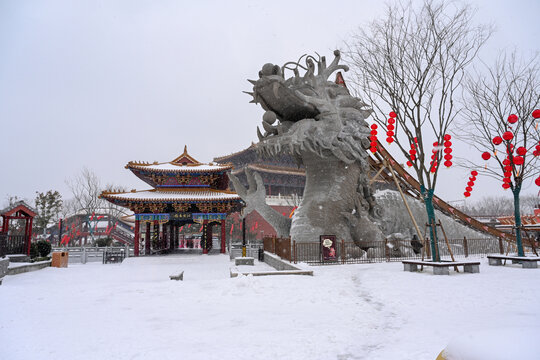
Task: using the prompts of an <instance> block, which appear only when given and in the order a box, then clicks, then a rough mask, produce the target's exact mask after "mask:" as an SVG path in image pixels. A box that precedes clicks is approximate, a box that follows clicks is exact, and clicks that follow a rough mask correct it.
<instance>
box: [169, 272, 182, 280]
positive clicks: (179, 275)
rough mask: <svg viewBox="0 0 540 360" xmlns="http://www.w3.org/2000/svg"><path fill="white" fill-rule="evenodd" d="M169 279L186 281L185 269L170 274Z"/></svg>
mask: <svg viewBox="0 0 540 360" xmlns="http://www.w3.org/2000/svg"><path fill="white" fill-rule="evenodd" d="M169 279H171V280H176V281H178V280H180V281H184V271H181V272H180V273H179V274H177V275H169Z"/></svg>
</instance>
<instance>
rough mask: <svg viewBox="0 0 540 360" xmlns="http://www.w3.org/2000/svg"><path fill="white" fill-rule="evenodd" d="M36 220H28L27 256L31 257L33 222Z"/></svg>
mask: <svg viewBox="0 0 540 360" xmlns="http://www.w3.org/2000/svg"><path fill="white" fill-rule="evenodd" d="M33 220H34V218H26V255H28V256H30V243H31V242H32V222H33Z"/></svg>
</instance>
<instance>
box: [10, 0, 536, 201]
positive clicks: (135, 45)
mask: <svg viewBox="0 0 540 360" xmlns="http://www.w3.org/2000/svg"><path fill="white" fill-rule="evenodd" d="M413 2H414V1H413ZM471 3H472V4H474V5H475V6H477V8H478V16H477V17H478V21H479V22H486V23H487V22H491V23H494V24H495V25H496V26H497V32H496V33H495V35H494V36H493V38H492V39H491V40H490V41H489V43H488V44H487V46H486V48H485V50H484V51H483V52H482V56H483V58H484V59H485V60H486V61H488V62H490V61H491V60H492V59H491V58H492V57H493V56H495V55H496V54H497V53H498V52H499V50H501V49H511V48H514V47H515V48H517V49H518V51H519V52H521V53H524V54H531V53H533V52H535V51H538V50H539V43H540V42H539V40H538V39H540V30H539V29H540V27H539V26H538V14H539V13H540V2H539V1H533V0H531V1H525V0H523V1H520V0H517V1H504V0H491V1H489V0H477V1H471ZM383 11H384V9H383V5H382V3H381V2H380V1H374V0H373V1H368V0H357V1H349V0H342V1H339V2H331V1H314V0H311V1H264V2H263V1H163V0H152V1H140V0H125V1H112V0H101V1H100V0H94V1H89V0H88V1H86V0H80V1H73V0H57V1H54V0H39V1H38V0H36V1H32V0H0V122H1V127H0V154H1V164H2V165H1V167H0V169H1V170H0V171H1V173H0V205H2V204H3V203H4V200H5V198H6V196H7V195H8V194H9V195H17V196H19V197H23V198H24V197H25V198H28V199H30V200H32V201H33V199H34V197H35V191H47V190H49V189H54V190H59V191H60V192H61V193H62V194H63V196H64V198H69V197H71V195H70V192H69V189H68V188H67V186H66V184H65V180H66V179H67V178H70V177H73V176H74V175H76V174H77V173H78V172H79V171H80V170H81V169H82V168H83V167H87V168H89V169H91V170H93V171H94V172H95V173H96V174H97V175H98V176H99V177H100V178H101V179H102V182H103V183H104V184H105V183H115V184H119V185H124V186H126V187H127V188H129V189H131V188H138V189H144V188H147V186H146V185H145V184H144V183H142V182H141V181H140V180H138V179H137V178H136V177H135V176H134V175H132V174H131V172H130V171H128V170H126V169H124V165H125V164H126V163H127V162H128V161H130V160H142V161H154V160H158V161H170V160H172V159H174V158H175V157H176V156H178V155H179V154H180V153H181V152H182V150H183V148H184V145H187V146H188V150H189V152H190V154H191V155H192V156H194V157H195V158H196V159H198V160H199V161H202V162H209V161H211V160H212V158H213V157H216V156H220V155H225V154H229V153H232V152H236V151H239V150H241V149H243V148H245V147H247V146H249V145H250V143H251V142H252V141H256V139H257V137H256V132H255V131H256V126H257V125H259V124H260V119H261V115H262V110H261V109H260V107H258V106H255V105H253V104H249V103H248V102H249V97H248V96H247V95H245V94H243V93H242V91H243V90H250V88H251V86H250V84H249V83H248V82H247V81H246V79H248V78H256V77H257V73H258V71H259V69H260V67H261V66H262V65H263V64H264V63H266V62H273V63H277V64H282V63H284V62H286V61H289V60H296V59H297V58H298V57H299V56H300V55H302V54H304V53H308V52H310V53H313V52H314V51H317V52H319V53H320V54H325V55H327V57H332V55H331V51H332V50H333V49H334V48H336V47H339V46H340V45H341V44H342V41H343V40H344V39H346V38H347V36H348V34H350V33H351V32H352V31H354V30H355V29H356V28H357V27H359V26H362V25H364V24H366V23H367V22H369V21H370V20H372V19H374V18H376V17H378V16H381V15H382V14H383ZM444 171H445V172H446V173H445V175H444V176H443V177H444V178H446V180H445V181H440V183H439V184H438V188H437V191H436V193H437V194H439V196H441V197H443V198H444V199H445V200H459V199H462V198H463V195H462V193H463V189H464V187H465V182H466V180H464V176H465V175H464V174H465V171H464V170H461V169H457V168H456V169H451V170H444ZM456 183H457V184H458V185H456ZM537 191H538V188H537V187H535V185H534V184H532V185H528V187H527V186H526V188H525V189H524V192H525V193H531V194H536V193H537ZM489 192H492V193H493V194H501V193H502V191H501V190H500V185H499V184H497V183H494V182H490V181H488V180H487V179H485V180H483V179H479V180H478V181H477V186H476V187H475V190H474V192H473V197H472V198H473V199H474V198H479V197H480V196H481V195H485V194H488V193H489Z"/></svg>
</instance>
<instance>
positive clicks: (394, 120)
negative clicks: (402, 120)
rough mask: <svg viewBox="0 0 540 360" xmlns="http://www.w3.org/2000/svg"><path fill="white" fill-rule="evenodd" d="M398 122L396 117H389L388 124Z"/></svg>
mask: <svg viewBox="0 0 540 360" xmlns="http://www.w3.org/2000/svg"><path fill="white" fill-rule="evenodd" d="M395 123H396V119H393V118H390V119H388V124H390V125H393V124H395Z"/></svg>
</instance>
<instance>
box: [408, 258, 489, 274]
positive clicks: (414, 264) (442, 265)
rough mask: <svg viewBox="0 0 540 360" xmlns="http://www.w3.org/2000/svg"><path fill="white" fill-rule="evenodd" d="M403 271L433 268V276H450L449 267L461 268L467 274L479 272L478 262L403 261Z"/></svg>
mask: <svg viewBox="0 0 540 360" xmlns="http://www.w3.org/2000/svg"><path fill="white" fill-rule="evenodd" d="M401 263H402V264H403V270H404V271H411V272H415V271H418V265H423V266H431V267H433V275H450V271H449V270H448V268H449V267H450V266H463V271H464V272H468V273H479V272H480V261H441V262H433V261H421V260H403V261H402V262H401Z"/></svg>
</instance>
